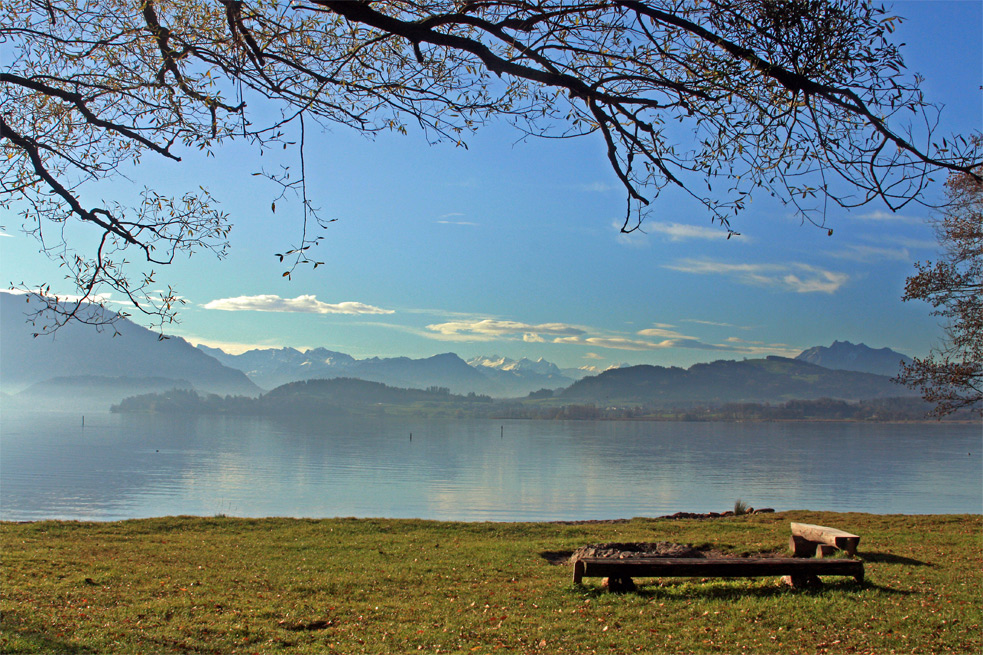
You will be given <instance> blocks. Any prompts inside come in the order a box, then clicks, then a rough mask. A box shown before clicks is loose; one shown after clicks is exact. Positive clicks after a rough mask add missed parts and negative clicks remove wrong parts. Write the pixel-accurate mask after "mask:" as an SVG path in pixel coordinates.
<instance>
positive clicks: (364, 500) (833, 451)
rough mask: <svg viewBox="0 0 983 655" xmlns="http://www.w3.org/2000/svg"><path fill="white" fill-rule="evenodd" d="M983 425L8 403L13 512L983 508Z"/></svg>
mask: <svg viewBox="0 0 983 655" xmlns="http://www.w3.org/2000/svg"><path fill="white" fill-rule="evenodd" d="M410 434H412V439H411V438H410ZM981 442H983V437H981V434H980V430H979V426H974V425H939V424H924V425H866V424H850V423H843V424H819V423H766V424H750V423H649V422H586V421H585V422H546V421H469V420H446V421H420V420H410V421H406V420H394V419H371V420H352V419H341V420H339V419H329V420H313V419H306V420H298V419H289V418H277V419H265V418H263V419H260V418H229V417H200V418H196V417H157V416H153V417H146V416H133V415H127V416H115V415H109V414H102V415H98V416H89V417H86V425H85V427H84V428H83V427H82V426H81V422H80V417H79V416H77V415H75V416H68V415H46V416H40V417H39V416H30V415H27V414H16V413H12V412H5V414H4V416H3V420H2V423H0V517H2V518H3V519H5V520H33V519H40V518H78V519H97V520H112V519H122V518H133V517H146V516H160V515H174V514H195V515H212V514H219V513H224V514H232V515H238V516H304V517H328V516H385V517H419V518H431V519H454V520H575V519H595V518H617V517H631V516H657V515H661V514H669V513H672V512H676V511H694V512H699V511H708V510H717V511H720V510H724V509H727V508H729V507H730V506H732V505H733V502H734V500H736V499H737V498H743V499H745V500H747V501H749V502H750V503H752V504H753V505H755V506H758V507H762V506H769V507H774V508H776V509H780V510H781V509H793V508H810V509H823V510H833V511H867V512H876V513H953V512H960V513H961V512H971V513H980V512H983V468H981V461H983V460H981V458H980V455H981V451H983V443H981ZM968 453H972V454H968Z"/></svg>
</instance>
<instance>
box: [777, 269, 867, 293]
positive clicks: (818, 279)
mask: <svg viewBox="0 0 983 655" xmlns="http://www.w3.org/2000/svg"><path fill="white" fill-rule="evenodd" d="M796 267H797V268H798V269H799V270H800V271H803V272H804V274H805V275H804V277H799V276H798V275H796V274H795V273H788V274H787V275H785V277H783V278H782V280H783V281H784V282H785V284H786V286H788V287H789V288H790V289H791V290H792V291H795V292H796V293H835V292H836V290H837V289H839V288H840V287H842V286H843V285H844V284H846V282H847V280H849V279H850V276H849V275H847V274H846V273H836V272H835V271H826V270H823V269H821V268H816V267H815V266H808V265H806V264H796Z"/></svg>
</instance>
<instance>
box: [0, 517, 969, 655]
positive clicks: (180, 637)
mask: <svg viewBox="0 0 983 655" xmlns="http://www.w3.org/2000/svg"><path fill="white" fill-rule="evenodd" d="M789 521H800V522H807V523H821V524H826V525H833V526H836V527H840V528H843V529H846V530H849V531H852V532H856V533H858V534H860V535H861V536H862V537H863V541H862V542H861V548H860V554H861V556H862V558H863V559H864V561H865V563H866V564H865V566H866V569H867V581H866V582H865V583H864V584H863V585H858V584H857V583H856V582H854V581H853V580H852V579H850V578H827V579H826V580H827V583H826V585H825V586H824V587H823V588H822V589H819V590H792V589H789V588H786V587H782V586H780V585H779V584H778V583H777V581H776V580H775V579H753V580H711V581H707V582H701V581H699V580H665V581H662V582H659V581H656V580H641V581H640V582H642V583H643V584H642V585H641V586H640V588H639V590H638V591H637V592H634V593H629V594H624V595H615V594H608V593H604V592H602V591H601V589H600V588H599V582H600V581H599V580H596V579H592V580H588V581H587V582H588V584H587V585H585V586H583V587H577V586H574V585H573V584H572V583H571V582H570V575H571V569H570V567H569V566H558V565H554V564H551V563H550V561H549V559H548V557H547V556H548V555H549V554H550V553H551V552H554V551H570V550H573V549H574V548H576V547H578V546H581V545H584V544H586V543H592V542H603V541H660V540H666V541H675V542H680V543H692V544H704V543H712V544H714V545H715V546H716V547H718V548H721V549H723V550H728V551H733V552H738V553H739V552H745V551H750V552H754V551H768V550H779V549H784V548H787V541H788V534H789V532H788V524H789ZM981 534H983V521H981V517H980V516H879V515H868V514H826V513H811V512H787V513H779V514H759V515H752V516H744V517H732V518H726V519H716V520H710V521H698V520H675V521H673V520H654V519H635V520H632V521H630V522H625V523H592V524H579V525H560V524H542V523H538V524H489V523H481V524H471V523H440V522H429V521H404V520H371V519H362V520H355V519H332V520H294V519H264V520H249V519H235V518H187V517H181V518H164V519H150V520H140V521H125V522H119V523H65V522H43V523H32V524H11V523H6V524H2V525H0V547H2V550H0V553H2V578H0V610H2V636H0V651H2V652H4V653H18V652H43V653H49V652H76V653H88V652H100V653H109V652H112V653H127V652H130V653H147V652H202V653H233V652H238V653H253V652H259V653H275V652H290V653H321V652H325V653H334V652H337V653H353V652H369V653H378V652H431V653H433V652H460V653H471V652H474V653H490V652H496V651H499V652H522V653H540V652H541V653H592V652H598V653H611V652H618V653H623V652H726V653H740V652H756V653H757V652H764V653H796V652H802V653H814V652H819V653H865V652H876V653H888V652H924V653H943V652H957V653H971V652H980V651H981V650H983V638H981V631H983V616H981V614H983V602H981V600H983V599H981V588H983V585H981V582H983V572H981V571H983V544H981Z"/></svg>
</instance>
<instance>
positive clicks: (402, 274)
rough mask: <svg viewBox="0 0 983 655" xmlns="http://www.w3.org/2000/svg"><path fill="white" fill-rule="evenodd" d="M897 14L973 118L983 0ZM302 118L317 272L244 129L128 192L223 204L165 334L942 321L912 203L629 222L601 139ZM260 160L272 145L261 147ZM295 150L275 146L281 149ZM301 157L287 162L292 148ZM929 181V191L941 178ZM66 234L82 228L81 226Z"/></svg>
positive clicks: (613, 331)
mask: <svg viewBox="0 0 983 655" xmlns="http://www.w3.org/2000/svg"><path fill="white" fill-rule="evenodd" d="M894 7H895V9H896V12H897V13H898V14H900V15H902V16H905V17H907V18H908V20H907V22H906V23H904V24H903V25H902V26H901V27H900V28H899V30H898V31H897V32H896V35H895V37H896V39H897V40H898V41H900V42H904V43H906V44H907V46H906V48H905V49H904V51H903V52H904V53H905V59H906V62H907V64H908V66H909V69H910V71H912V72H916V73H919V74H921V75H923V76H924V77H925V81H924V83H923V89H924V91H925V94H926V97H927V98H928V99H929V100H931V101H933V102H938V103H941V104H945V105H946V107H945V110H944V112H943V114H942V124H941V126H940V132H941V133H946V134H949V133H962V134H968V133H969V132H971V131H973V130H979V129H980V128H981V126H983V104H981V91H980V86H981V84H983V3H981V2H979V1H977V0H968V1H966V2H949V1H939V2H925V1H918V2H898V3H895V5H894ZM312 131H313V130H311V129H310V128H309V129H308V142H307V155H308V159H307V174H308V179H309V193H310V194H311V195H312V196H313V197H314V202H315V204H316V205H318V206H319V207H320V208H321V213H322V215H323V216H324V217H326V218H336V219H338V220H337V221H336V222H334V223H332V224H331V225H330V227H329V228H328V229H327V231H325V232H324V233H323V235H324V237H325V240H324V241H323V242H322V244H321V245H320V246H319V247H318V248H317V250H316V251H315V257H316V258H317V259H319V260H321V261H324V262H325V264H324V265H323V266H319V267H318V268H317V269H316V270H311V269H310V268H309V267H308V268H302V269H298V270H297V271H296V272H295V273H294V274H293V276H292V277H291V279H290V280H287V279H285V278H283V277H282V276H281V273H282V272H283V270H284V268H283V265H282V264H280V263H279V262H278V261H277V259H276V258H275V257H274V253H276V252H282V251H283V250H284V249H285V248H288V247H289V246H290V244H291V243H293V242H295V241H296V239H297V238H298V236H299V229H300V224H299V220H298V218H297V217H298V209H299V207H298V204H297V203H286V204H284V203H279V204H278V207H277V213H276V214H274V213H272V212H271V211H270V201H271V200H272V198H273V196H274V195H275V192H274V190H273V189H272V188H270V187H269V186H265V185H264V184H262V183H261V182H258V179H259V178H256V177H253V176H252V175H251V173H253V172H256V171H257V170H258V169H259V167H260V166H261V165H263V164H267V165H269V163H271V162H269V161H263V160H260V159H259V158H257V157H255V156H253V155H252V154H250V151H249V150H248V148H246V147H244V146H232V147H228V148H224V149H223V150H220V151H219V152H218V153H216V157H215V158H213V159H208V160H193V159H192V158H189V160H188V161H185V162H184V163H181V164H173V163H171V162H149V161H148V162H147V163H146V164H144V165H143V166H142V167H141V169H138V171H136V175H135V176H134V186H133V187H131V188H126V187H125V186H124V185H123V184H118V185H116V186H115V187H114V188H113V193H117V194H120V195H125V194H127V193H132V192H133V188H140V186H141V185H142V184H144V183H147V182H148V181H150V180H153V181H154V183H155V184H160V185H161V186H163V187H164V188H165V189H167V190H170V191H171V192H180V191H181V190H182V189H183V188H187V187H188V186H189V185H194V186H197V185H198V184H203V185H204V186H205V187H206V188H208V189H209V191H210V192H211V193H212V194H213V195H214V196H215V197H216V198H217V199H218V200H219V201H220V202H221V207H222V209H224V210H225V211H227V212H229V213H230V214H231V215H232V216H233V219H234V229H233V232H232V235H231V245H232V247H231V250H230V253H229V256H228V257H227V258H226V259H224V260H222V261H218V260H216V259H214V258H212V257H210V256H209V255H208V254H200V255H197V256H195V257H194V258H193V259H192V260H190V261H181V262H178V263H176V264H174V265H172V266H171V267H169V268H167V269H164V270H162V271H161V275H160V280H161V281H162V282H164V283H167V284H171V285H172V286H174V287H175V288H176V289H177V291H178V292H179V293H180V294H181V295H182V296H183V297H184V298H185V299H186V300H187V302H188V304H187V306H186V307H185V308H184V309H183V310H182V312H181V315H180V319H181V323H180V324H179V325H177V326H173V327H171V328H169V330H168V332H169V333H172V334H176V335H180V336H183V337H185V338H187V339H189V340H190V341H192V342H194V343H206V344H209V345H215V346H220V347H224V348H226V349H227V350H229V351H233V352H236V351H241V350H243V349H246V348H249V347H280V346H293V347H297V348H308V347H316V346H323V347H326V348H329V349H332V350H339V351H342V352H346V353H350V354H352V355H354V356H356V357H360V358H362V357H371V356H397V355H406V356H411V357H425V356H430V355H433V354H436V353H441V352H448V351H453V352H457V353H458V354H460V355H461V356H463V357H466V358H467V357H471V356H475V355H480V354H487V355H491V354H500V355H505V356H509V357H513V358H519V357H530V358H538V357H545V358H546V359H548V360H550V361H553V362H556V363H558V364H560V365H562V366H570V367H579V366H588V365H590V366H596V367H600V368H603V367H606V366H608V365H612V364H616V363H622V362H627V363H632V364H640V363H649V364H660V365H670V364H672V365H680V366H689V365H691V364H693V363H695V362H700V361H711V360H714V359H721V358H730V359H733V358H742V357H757V356H762V355H767V354H778V355H786V356H794V355H795V354H797V353H798V352H800V351H801V350H803V349H804V348H808V347H811V346H814V345H828V344H829V343H830V342H832V341H833V340H850V341H854V342H864V343H867V344H868V345H871V346H874V347H881V346H888V347H891V348H894V349H896V350H900V351H902V352H906V353H909V354H914V355H922V354H925V353H926V352H927V351H928V349H929V348H930V347H931V346H932V345H933V344H934V343H935V342H936V341H937V339H938V338H939V337H940V336H941V330H940V328H939V327H938V325H937V321H936V319H934V318H933V317H931V316H930V315H929V308H928V307H927V306H925V305H923V304H911V303H908V304H905V303H902V302H901V300H900V297H901V294H902V291H903V285H904V280H905V277H906V276H907V275H909V274H911V272H912V270H913V267H912V264H913V262H915V261H919V260H926V259H931V258H934V256H935V254H936V246H935V242H934V236H933V233H932V230H931V228H930V227H929V226H928V225H927V224H926V218H927V217H928V216H929V212H928V211H927V210H925V209H923V208H921V207H919V206H910V207H909V208H908V209H906V210H905V211H903V212H901V213H899V214H897V215H890V214H889V213H888V212H886V211H884V210H882V209H881V208H879V207H876V206H869V207H865V208H863V209H861V210H858V211H855V212H853V213H847V212H845V211H836V210H834V211H831V212H830V213H829V215H828V222H829V223H830V225H831V227H833V228H834V233H833V236H827V234H826V232H825V231H823V230H819V229H816V228H815V227H812V226H809V225H805V226H803V225H801V224H800V222H799V220H798V219H796V218H795V217H794V216H793V215H792V213H791V211H790V210H789V209H787V208H785V207H782V206H781V205H777V204H773V203H769V202H765V201H763V200H762V199H760V198H756V199H755V201H754V203H752V207H751V209H749V210H748V211H746V212H745V213H744V214H742V215H741V216H740V217H739V218H738V219H737V220H736V221H735V222H734V224H733V227H734V229H736V230H737V231H739V232H740V233H741V234H742V236H741V237H740V238H736V237H735V238H733V239H730V240H726V238H725V237H726V233H725V232H724V231H722V230H720V229H719V227H717V226H714V225H711V224H710V222H709V219H708V217H707V216H706V215H705V213H703V212H701V211H700V210H699V208H698V207H695V206H693V205H692V204H691V203H688V202H687V201H686V200H685V199H683V198H680V197H676V196H673V195H671V194H666V195H664V196H663V197H661V198H660V199H659V200H658V204H657V205H656V207H655V209H654V211H653V212H652V214H651V215H650V216H649V218H648V219H647V220H646V222H645V224H644V226H643V227H644V231H645V233H635V234H633V235H630V236H625V235H622V234H620V232H619V230H618V228H619V227H620V222H621V219H622V216H623V211H624V197H623V192H622V191H621V190H620V188H619V185H618V181H617V180H616V178H615V176H614V174H613V173H612V172H611V170H610V169H609V168H608V166H607V164H606V160H605V156H604V151H603V148H602V144H601V142H600V138H599V137H597V138H595V137H586V138H581V139H576V140H565V141H556V140H550V141H537V140H529V141H522V142H518V141H517V139H518V138H519V136H520V135H519V134H518V133H516V132H515V131H514V130H513V129H512V128H510V127H508V126H507V125H504V124H500V125H491V126H488V127H486V128H483V129H482V130H481V131H479V132H478V133H477V134H476V135H474V136H473V137H471V138H470V139H468V145H469V149H467V150H464V149H461V148H455V147H453V146H452V145H451V144H440V145H436V146H428V145H427V143H426V141H425V139H424V137H423V136H422V135H420V134H414V133H412V132H411V133H410V134H409V135H407V136H403V135H398V134H384V135H380V136H378V137H377V138H375V139H367V138H365V137H363V136H361V135H358V134H356V133H354V132H351V131H349V130H346V129H344V128H340V127H339V128H334V129H332V130H331V131H330V132H327V133H325V134H318V135H312V134H311V132H312ZM265 159H268V158H265ZM284 161H285V162H286V163H291V162H290V161H289V160H284ZM293 163H294V165H296V162H293ZM938 191H939V188H938V187H937V188H936V189H935V190H934V192H936V193H937V192H938ZM15 220H16V219H15V218H14V217H4V220H3V221H2V223H3V225H4V226H5V232H6V235H7V236H6V237H5V238H0V255H2V261H0V282H2V283H5V284H6V283H9V284H18V283H20V282H26V283H28V284H36V283H38V282H41V281H48V282H51V283H52V287H53V289H54V290H57V291H61V292H68V291H69V289H67V288H64V289H62V288H59V282H58V281H59V280H60V277H61V276H60V274H59V273H58V272H57V270H56V269H55V267H54V266H53V265H52V264H51V263H49V262H48V261H47V260H45V259H44V258H43V257H41V256H40V255H38V254H37V248H36V243H34V242H33V241H31V240H30V239H29V238H28V237H25V236H23V235H22V234H21V233H20V232H19V231H18V229H17V228H18V225H17V224H16V223H15ZM85 237H86V235H84V234H82V235H80V236H79V237H78V238H85Z"/></svg>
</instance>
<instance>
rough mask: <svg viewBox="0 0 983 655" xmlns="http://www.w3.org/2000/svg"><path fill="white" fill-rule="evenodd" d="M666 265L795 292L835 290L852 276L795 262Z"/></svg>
mask: <svg viewBox="0 0 983 655" xmlns="http://www.w3.org/2000/svg"><path fill="white" fill-rule="evenodd" d="M665 268H668V269H671V270H674V271H681V272H683V273H695V274H697V275H726V276H729V277H733V278H735V279H736V280H737V281H738V282H741V283H743V284H752V285H758V286H769V287H779V288H782V289H785V290H786V291H794V292H796V293H817V292H818V293H834V292H836V291H837V290H838V289H839V288H840V287H842V286H843V285H844V284H846V282H847V281H848V280H849V279H850V276H849V275H847V274H846V273H838V272H836V271H827V270H825V269H821V268H818V267H816V266H811V265H809V264H801V263H797V262H793V263H790V264H728V263H725V262H715V261H711V260H708V259H702V260H697V259H684V260H681V261H680V262H677V263H675V264H666V265H665Z"/></svg>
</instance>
